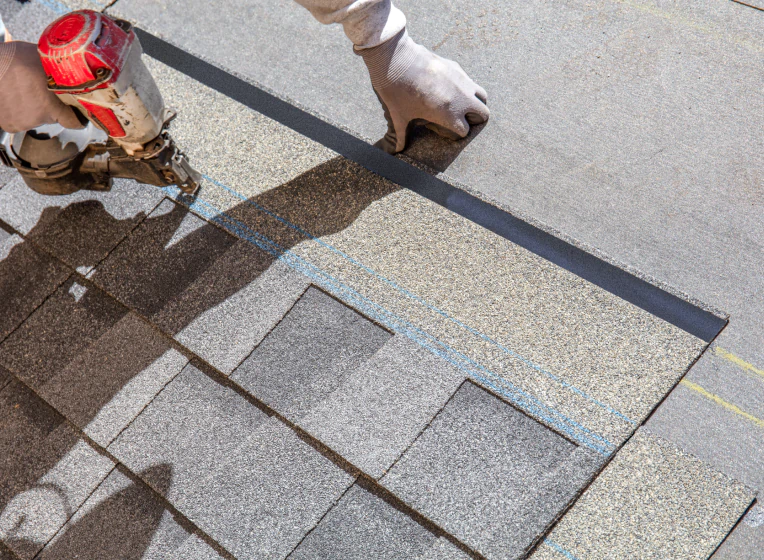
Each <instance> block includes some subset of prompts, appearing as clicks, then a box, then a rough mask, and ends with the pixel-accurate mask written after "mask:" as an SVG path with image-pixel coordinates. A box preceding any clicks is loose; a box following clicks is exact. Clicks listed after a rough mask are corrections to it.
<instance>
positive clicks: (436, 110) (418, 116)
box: [356, 29, 489, 154]
mask: <svg viewBox="0 0 764 560" xmlns="http://www.w3.org/2000/svg"><path fill="white" fill-rule="evenodd" d="M356 52H357V53H358V54H360V55H361V56H362V57H363V61H364V62H365V63H366V67H367V68H368V70H369V76H370V77H371V85H372V87H373V88H374V91H375V92H376V94H377V97H378V98H379V101H380V102H381V103H382V107H383V108H384V111H385V119H387V125H388V130H387V134H385V137H384V139H383V140H382V147H383V148H384V150H385V151H386V152H388V153H391V154H394V153H397V152H400V151H402V150H403V149H404V148H405V147H406V136H407V132H408V128H409V125H410V124H411V123H414V124H417V123H419V122H425V123H426V126H427V128H429V129H431V130H434V131H435V132H437V133H438V134H440V135H441V136H445V137H446V138H451V139H454V140H455V139H457V138H464V137H465V136H467V134H468V133H469V130H470V125H473V124H481V123H484V122H486V121H487V120H488V116H489V111H488V107H486V105H485V103H486V92H485V90H484V89H483V88H481V87H480V86H479V85H477V84H476V83H475V82H473V81H472V80H471V79H470V77H469V76H467V74H466V73H465V72H464V70H462V67H461V66H459V65H458V64H457V63H456V62H454V61H453V60H448V59H446V58H442V57H440V56H438V55H436V54H434V53H432V52H430V51H429V50H427V49H426V48H425V47H423V46H422V45H418V44H416V43H415V42H414V41H412V40H411V38H410V37H409V36H408V33H406V30H405V29H403V31H401V32H400V33H398V34H397V35H396V36H395V37H393V38H392V39H389V40H388V41H386V42H384V43H382V44H381V45H378V46H376V47H372V48H369V49H356Z"/></svg>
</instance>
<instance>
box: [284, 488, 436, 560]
mask: <svg viewBox="0 0 764 560" xmlns="http://www.w3.org/2000/svg"><path fill="white" fill-rule="evenodd" d="M436 540H437V537H436V536H435V535H434V534H432V533H431V532H430V531H428V530H427V529H425V528H424V527H422V526H421V525H420V524H419V523H417V522H416V521H414V520H413V519H412V518H411V517H409V516H408V515H406V514H405V513H403V512H401V511H399V510H397V509H396V508H394V507H393V506H391V505H390V504H388V503H387V502H385V501H383V500H381V499H380V498H378V497H377V496H375V495H373V494H371V493H369V492H368V491H367V490H365V489H363V488H361V487H360V486H358V485H357V484H356V485H354V486H353V487H352V488H351V489H350V490H348V492H347V493H346V494H345V495H344V496H343V497H342V499H341V500H340V501H339V502H338V503H337V505H335V506H334V507H333V508H332V509H331V511H329V513H327V514H326V516H325V517H324V518H323V519H322V520H321V523H319V524H318V526H317V527H316V528H315V529H314V530H313V531H312V532H311V533H310V534H309V535H308V536H307V537H306V538H305V540H303V541H302V542H301V543H300V546H298V547H297V549H296V550H295V551H294V552H293V553H292V554H291V555H290V556H289V558H290V560H322V559H328V558H336V559H338V560H339V559H343V560H353V559H356V560H366V559H368V558H384V559H385V560H396V559H398V560H409V559H411V558H420V557H421V556H422V555H423V554H425V552H427V551H429V550H430V549H431V548H432V546H433V545H434V544H435V541H436Z"/></svg>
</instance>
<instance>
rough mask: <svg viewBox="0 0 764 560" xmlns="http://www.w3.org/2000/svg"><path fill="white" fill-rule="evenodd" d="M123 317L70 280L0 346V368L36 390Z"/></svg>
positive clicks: (114, 305) (91, 289) (97, 293)
mask: <svg viewBox="0 0 764 560" xmlns="http://www.w3.org/2000/svg"><path fill="white" fill-rule="evenodd" d="M127 312H128V310H127V309H126V308H125V307H124V306H122V305H120V304H119V303H118V302H116V301H115V300H114V299H113V298H111V297H109V296H108V295H106V294H105V293H103V292H102V291H101V290H99V289H98V288H96V287H95V286H93V285H92V284H90V283H89V282H87V281H85V280H82V279H80V278H78V277H76V276H72V277H71V278H69V279H68V280H67V281H66V282H65V283H64V284H63V285H62V286H61V287H60V288H59V289H58V290H56V292H55V293H53V294H52V295H51V296H50V297H49V298H48V299H47V300H46V301H45V303H44V304H43V305H42V306H41V307H40V308H38V309H37V310H36V311H35V312H34V313H33V314H32V315H31V316H30V317H29V318H28V319H27V320H26V321H25V322H24V323H23V324H22V325H21V326H20V327H19V328H18V329H16V330H15V331H14V332H13V334H12V335H11V336H10V337H8V338H7V339H6V340H5V342H3V343H2V344H1V345H0V363H2V364H4V365H5V366H6V367H7V368H8V369H9V370H10V371H12V372H13V373H14V374H15V375H17V376H19V378H21V379H22V380H23V381H24V382H26V383H29V384H30V385H31V386H32V387H34V388H36V389H39V388H41V387H42V386H43V385H44V384H45V383H46V382H48V381H49V380H50V379H52V378H53V377H55V376H56V375H58V374H59V373H61V371H62V370H63V369H64V368H65V367H66V366H67V365H68V364H69V363H70V362H71V361H72V360H74V359H75V358H76V357H78V356H80V355H81V354H82V353H83V352H84V351H85V350H87V349H88V348H89V347H90V346H91V345H92V344H94V343H96V342H97V341H98V340H99V339H100V338H101V336H102V335H103V334H104V333H105V332H107V331H109V330H110V329H111V328H112V327H114V325H116V324H117V322H119V320H120V319H122V317H124V316H125V315H126V314H127Z"/></svg>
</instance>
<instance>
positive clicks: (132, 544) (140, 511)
mask: <svg viewBox="0 0 764 560" xmlns="http://www.w3.org/2000/svg"><path fill="white" fill-rule="evenodd" d="M155 470H157V471H162V470H164V471H165V472H164V474H162V473H158V474H159V476H165V477H169V476H171V473H170V472H169V471H168V470H167V468H166V467H163V466H159V467H156V469H155ZM191 537H192V536H191V535H190V534H189V533H188V531H187V530H186V529H185V528H183V527H182V526H180V525H179V524H178V522H177V521H175V520H174V519H173V516H172V514H170V512H169V511H167V510H166V509H165V507H164V505H163V504H162V503H161V501H160V500H159V499H158V498H157V497H156V496H155V495H154V494H153V493H152V492H151V491H150V490H149V489H148V488H146V487H145V486H143V485H141V484H137V483H135V482H133V481H131V480H130V479H129V478H128V477H126V476H125V475H124V474H122V473H120V472H119V471H117V470H114V471H112V473H111V474H110V475H109V476H108V477H107V478H106V480H104V481H103V482H102V483H101V485H100V486H99V487H98V488H97V489H96V490H95V492H93V493H92V494H91V495H90V497H89V498H88V500H87V501H86V502H85V503H84V504H83V505H82V506H81V507H80V509H79V510H78V511H77V513H76V514H75V515H74V516H72V518H71V519H70V520H69V522H68V523H67V524H66V525H65V526H64V527H63V528H62V529H61V531H59V533H58V534H57V535H56V537H55V538H54V539H53V540H52V541H51V542H50V543H49V544H48V545H47V546H46V547H45V550H44V551H43V552H42V554H41V555H40V556H39V558H40V559H41V560H70V559H72V558H78V557H82V555H83V553H84V554H86V555H87V558H103V559H106V558H136V559H138V558H141V559H149V558H151V559H153V558H156V559H160V558H171V557H172V555H173V554H174V553H176V551H178V550H179V549H180V548H182V547H183V546H184V545H185V543H186V541H187V540H188V539H190V538H191Z"/></svg>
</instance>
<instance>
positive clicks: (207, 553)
mask: <svg viewBox="0 0 764 560" xmlns="http://www.w3.org/2000/svg"><path fill="white" fill-rule="evenodd" d="M222 558H223V557H222V556H220V554H218V553H217V552H215V549H213V548H212V547H211V546H210V545H208V544H207V543H206V542H204V541H203V540H202V539H201V538H199V536H198V535H196V534H194V535H191V536H190V537H188V539H186V542H184V543H183V546H182V547H180V548H179V549H178V550H176V551H175V553H174V554H173V555H172V556H171V557H170V560H222Z"/></svg>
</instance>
